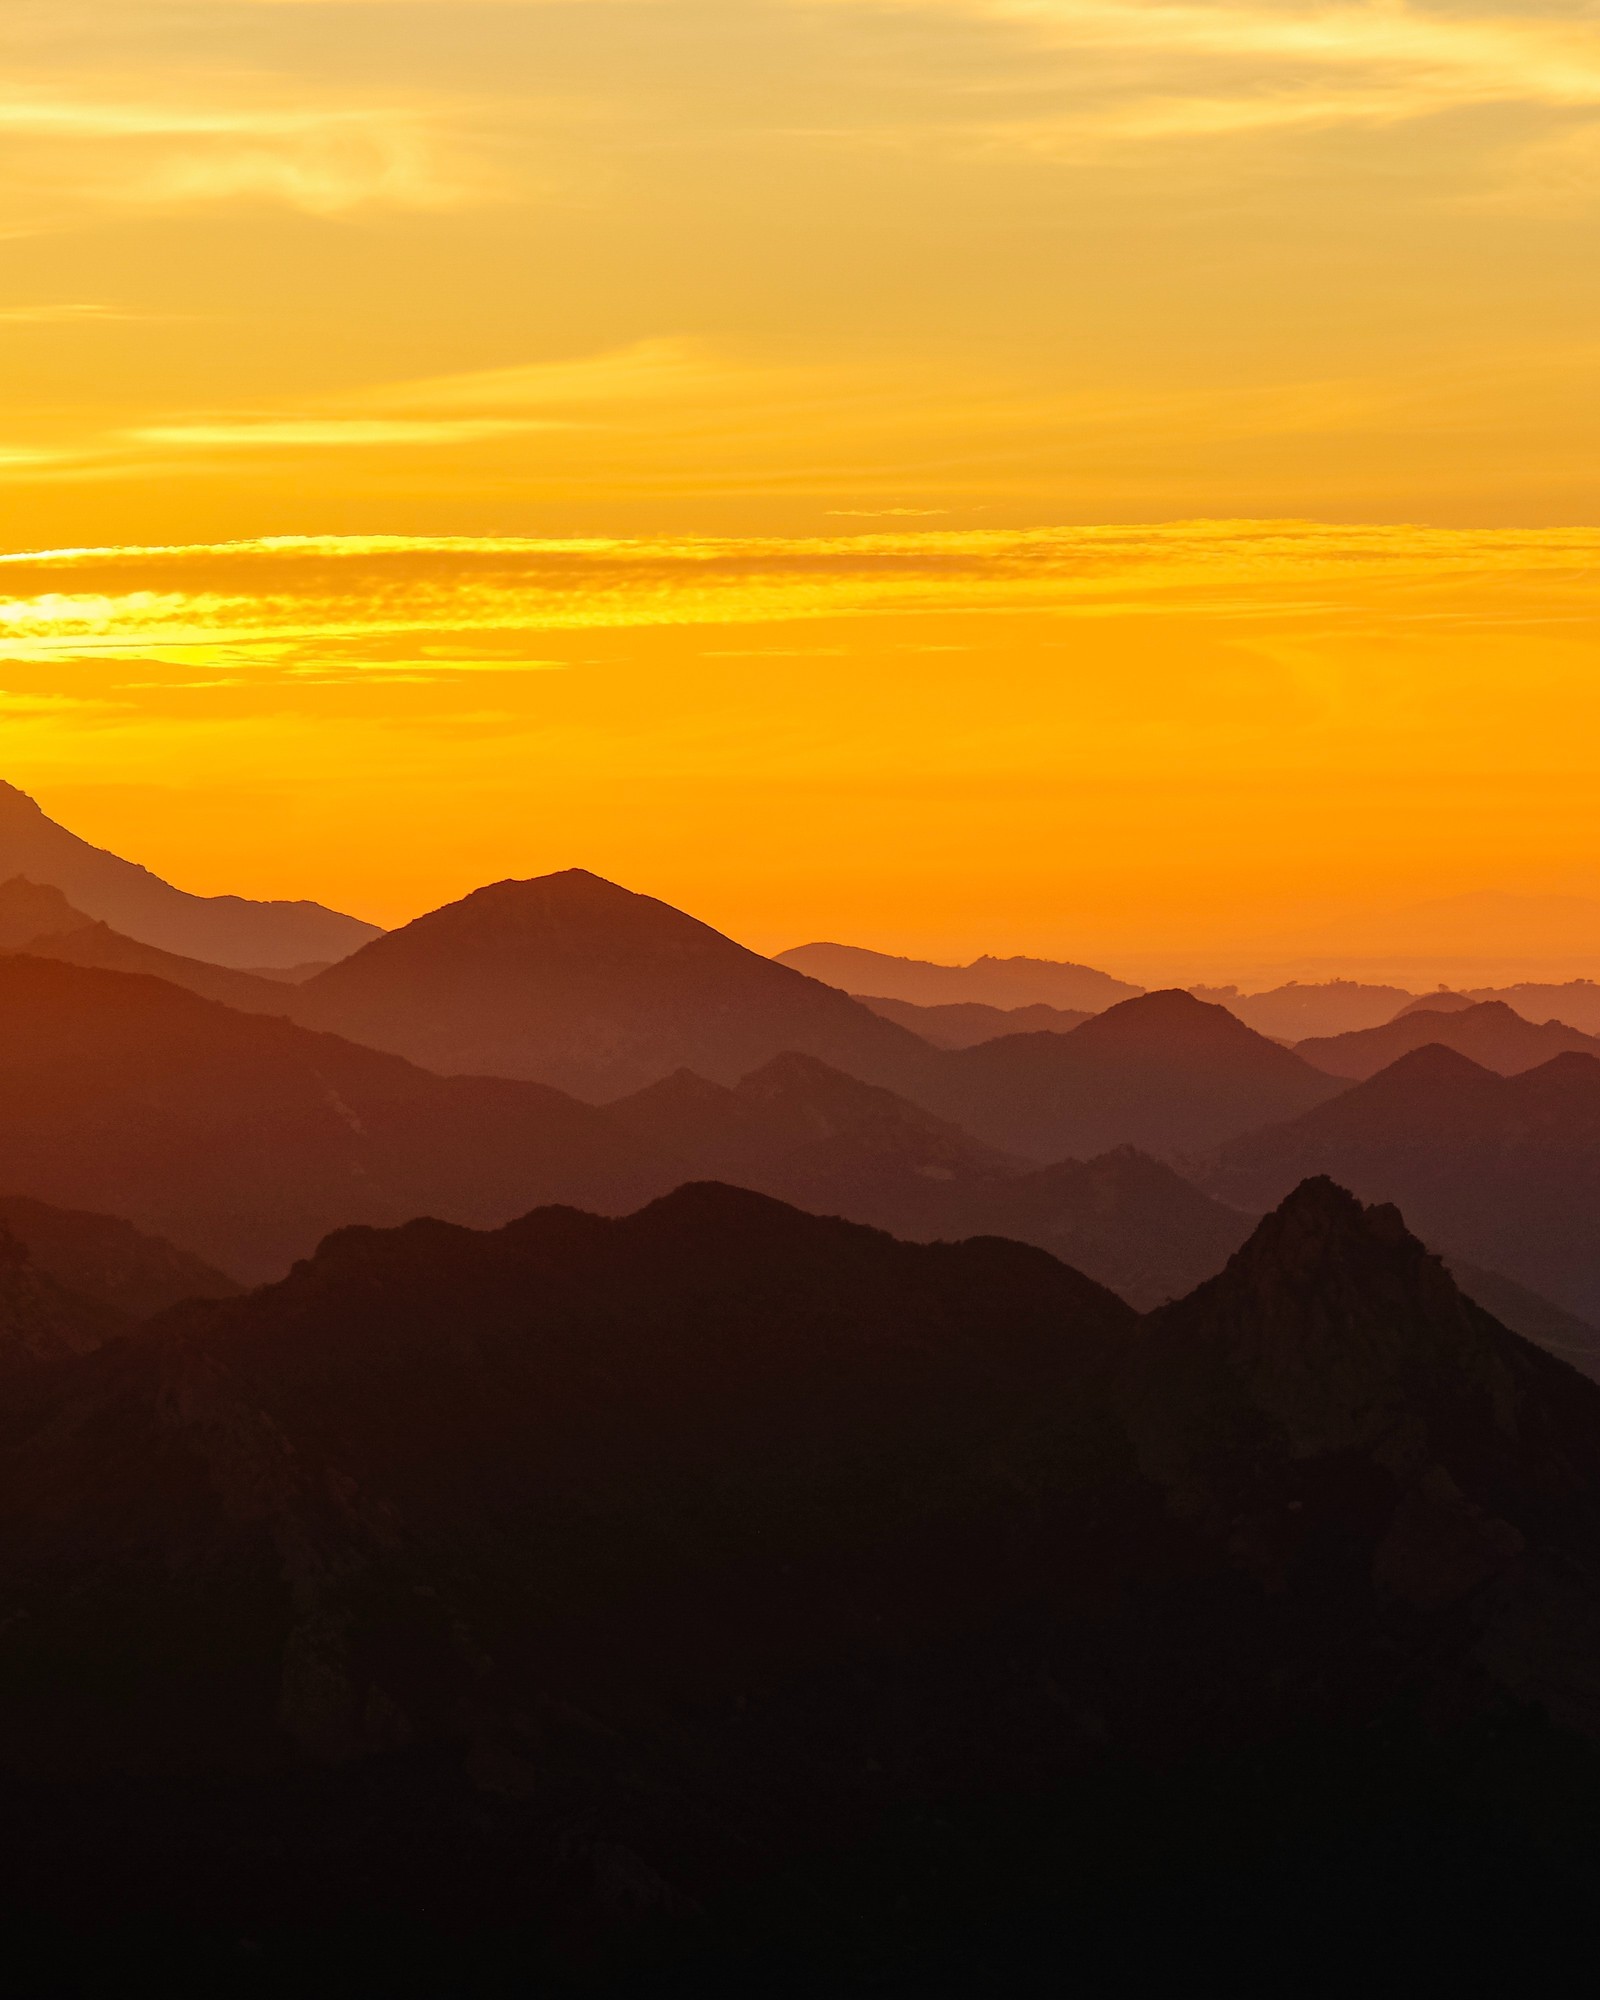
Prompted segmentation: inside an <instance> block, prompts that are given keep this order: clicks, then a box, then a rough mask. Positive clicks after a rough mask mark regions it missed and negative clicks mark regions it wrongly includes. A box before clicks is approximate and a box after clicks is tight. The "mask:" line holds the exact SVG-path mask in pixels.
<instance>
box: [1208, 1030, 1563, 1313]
mask: <svg viewBox="0 0 1600 2000" xmlns="http://www.w3.org/2000/svg"><path fill="white" fill-rule="evenodd" d="M1309 1173H1329V1174H1332V1175H1334V1176H1335V1177H1336V1178H1337V1179H1338V1180H1340V1181H1341V1182H1342V1183H1344V1184H1345V1185H1346V1186H1349V1187H1352V1188H1354V1189H1355V1190H1356V1192H1357V1193H1358V1194H1360V1195H1361V1196H1363V1198H1365V1199H1369V1200H1385V1201H1395V1202H1398V1203H1400V1204H1401V1205H1402V1206H1403V1207H1404V1209H1405V1212H1406V1214H1407V1215H1408V1216H1409V1217H1410V1218H1411V1219H1412V1221H1413V1223H1414V1225H1415V1226H1416V1228H1417V1229H1418V1230H1419V1232H1420V1233H1421V1234H1422V1235H1423V1236H1425V1237H1426V1238H1427V1240H1428V1241H1429V1242H1430V1243H1432V1244H1434V1245H1435V1246H1436V1247H1437V1248H1438V1249H1440V1250H1441V1251H1444V1252H1445V1253H1447V1254H1449V1255H1452V1256H1455V1255H1459V1256H1463V1257H1468V1258H1470V1260H1471V1261H1472V1262H1473V1263H1474V1264H1477V1265H1480V1266H1487V1267H1489V1268H1491V1269H1493V1270H1495V1271H1499V1272H1502V1273H1504V1275H1505V1276H1506V1277H1508V1278H1512V1279H1515V1280H1517V1281H1518V1282H1519V1283H1520V1284H1523V1285H1526V1286H1528V1287H1529V1288H1530V1289H1531V1290H1533V1291H1535V1292H1537V1293H1539V1294H1540V1295H1541V1296H1543V1297H1544V1298H1547V1299H1549V1300H1551V1301H1553V1302H1554V1303H1555V1304H1556V1305H1559V1306H1562V1307H1565V1308H1566V1309H1567V1310H1568V1311H1569V1312H1572V1313H1576V1314H1578V1315H1579V1316H1580V1317H1581V1318H1583V1319H1585V1320H1587V1321H1590V1322H1591V1323H1592V1322H1594V1321H1595V1320H1596V1318H1597V1316H1600V1232H1597V1231H1596V1229H1595V1220H1594V1219H1595V1216H1596V1215H1597V1214H1600V1061H1597V1060H1596V1059H1595V1058H1594V1057H1593V1056H1587V1055H1562V1056H1557V1057H1556V1058H1555V1059H1554V1061H1552V1062H1547V1063H1544V1064H1542V1065H1541V1066H1540V1067H1539V1068H1538V1069H1532V1070H1525V1071H1524V1072H1523V1073H1522V1074H1521V1075H1519V1076H1509V1077H1502V1076H1497V1075H1496V1074H1494V1073H1493V1072H1492V1071H1490V1070H1486V1069H1482V1068H1480V1067H1479V1066H1478V1065H1477V1064H1476V1063H1473V1062H1471V1061H1469V1060H1468V1059H1467V1057H1465V1056H1463V1055H1458V1054H1457V1053H1456V1052H1455V1051H1454V1050H1451V1049H1445V1048H1441V1047H1439V1046H1437V1045H1433V1046H1430V1047H1427V1048H1422V1049H1418V1050H1416V1051H1415V1053H1413V1054H1411V1055H1408V1056H1402V1057H1401V1058H1400V1060H1399V1061H1398V1062H1396V1063H1394V1064H1392V1065H1391V1066H1390V1067H1389V1068H1388V1069H1386V1070H1381V1071H1380V1072H1379V1073H1378V1075H1376V1076H1374V1077H1371V1078H1369V1079H1368V1080H1367V1081H1366V1082H1364V1083H1358V1084H1356V1085H1354V1086H1353V1087H1352V1088H1351V1089H1349V1090H1347V1091H1345V1092H1344V1093H1343V1094H1342V1095H1341V1096H1339V1097H1336V1098H1334V1099H1332V1100H1331V1102H1329V1103H1327V1104H1324V1105H1321V1106H1319V1107H1318V1108H1317V1109H1315V1110H1313V1111H1310V1112H1308V1113H1306V1114H1305V1115H1304V1116H1303V1117H1301V1118H1298V1119H1294V1120H1291V1121H1289V1122H1288V1123H1285V1124H1282V1125H1279V1126H1276V1127H1273V1128H1271V1129H1268V1130H1265V1131H1261V1132H1256V1133H1251V1134H1250V1135H1248V1136H1247V1137H1244V1138H1241V1139H1237V1140H1234V1141H1232V1142H1230V1143H1229V1144H1227V1145H1225V1146H1224V1147H1222V1148H1221V1149H1220V1151H1219V1153H1218V1155H1217V1157H1216V1160H1215V1162H1214V1163H1213V1166H1212V1168H1211V1170H1210V1171H1208V1173H1207V1176H1206V1185H1207V1187H1208V1188H1209V1189H1210V1190H1211V1192H1213V1193H1214V1194H1216V1195H1217V1196H1218V1197H1219V1198H1220V1199H1222V1200H1224V1201H1230V1202H1237V1203H1239V1204H1240V1205H1253V1206H1256V1207H1267V1206H1269V1205H1270V1204H1271V1203H1272V1202H1274V1201H1276V1200H1279V1199H1281V1197H1282V1195H1283V1193H1284V1191H1285V1189H1287V1188H1290V1187H1293V1186H1294V1185H1295V1183H1296V1182H1297V1181H1299V1180H1300V1179H1302V1178H1303V1177H1304V1176H1305V1175H1307V1174H1309Z"/></svg>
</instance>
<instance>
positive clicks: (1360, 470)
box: [0, 0, 1600, 978]
mask: <svg viewBox="0 0 1600 2000" xmlns="http://www.w3.org/2000/svg"><path fill="white" fill-rule="evenodd" d="M0 78H3V81H0V548H4V549H9V550H10V551H12V552H14V556H15V558H16V559H14V560H11V561H9V562H7V563H5V564H3V565H0V738H3V745H4V755H3V758H0V773H3V774H4V775H7V776H9V777H11V778H12V779H13V780H14V781H16V782H18V783H21V784H23V785H25V786H26V787H27V788H28V789H29V790H31V791H33V792H34V793H35V794H36V795H37V796H38V797H39V798H40V799H41V801H42V802H43V803H44V804H45V805H46V807H47V808H48V809H50V810H52V811H55V812H57V813H58V814H59V816H61V817H63V818H65V819H67V820H68V821H69V823H71V824H74V825H75V826H77V827H79V828H80V829H81V830H83V831H85V832H86V833H89V834H90V835H91V836H92V837H95V838H97V839H100V840H103V841H104V842H106V843H107V844H108V845H112V846H115V847H117V848H119V849H120V850H122V851H125V852H129V853H132V854H134V855H136V856H137V857H138V858H140V859H143V860H145V861H147V862H148V863H149V864H150V865H151V866H154V867H156V868H159V869H160V870H161V871H162V872H164V873H166V874H168V875H170V876H172V877H173V878H175V879H177V880H179V881H181V882H183V883H185V884H186V885H188V886H192V887H195V888H199V889H205V890H221V889H235V890H239V891H242V892H245V893H255V894H288V895H299V894H308V895H315V896H318V897H320V898H321V899H323V900H325V901H330V902H334V903H338V904H341V905H343V906H345V907H349V908H352V909H356V910H359V911H361V912H362V913H364V914H370V915H372V916H375V917H377V918H379V919H380V920H385V921H393V920H396V919H399V918H403V917H404V916H406V915H408V914H410V913H412V912H413V911H415V910H417V909H420V908H423V907H426V906H428V905H430V904H432V903H435V902H437V901H439V900H442V899H443V898H445V897H448V896H451V895H454V894H457V893H459V892H461V891H462V890H464V889H466V888H468V887H470V886H472V885H473V884H474V883H476V882H478V881H480V880H482V879H485V878H486V877H492V876H499V875H504V874H508V873H525V872H535V871H538V870H540V869H543V868H547V867H554V866H562V865H566V864H568V863H573V862H582V863H584V864H585V865H588V866H591V867H594V868H597V869H600V870H602V871H603V872H605V873H608V874H612V875H614V876H616V877H618V878H619V879H622V880H624V881H627V882H629V883H631V884H633V885H634V886H637V887H641V888H647V889H650V890H652V891H654V892H656V893H659V894H662V895H666V896H668V897H670V898H671V899H672V900H674V901H677V902H680V903H682V904H684V905H685V906H687V907H690V908H693V909H695V910H696V911H698V912H699V913H701V914H703V915H706V916H707V917H709V918H711V919H712V920H713V921H716V922H718V923H721V924H722V925H724V926H725V927H726V928H729V929H731V930H732V931H734V932H735V933H736V934H737V935H740V936H742V937H745V938H746V939H748V940H749V941H750V942H752V943H754V944H757V945H760V946H764V947H770V948H776V947H781V946H783V945H785V944H790V943H794V942H797V941H799V940H801V939H803V938H808V937H812V936H819V935H822V936H839V937H845V938H848V939H851V940H853V941H857V942H862V943H875V944H880V945H884V946H887V947H890V948H894V949H902V950H915V951H919V952H921V951H926V952H931V953H937V954H940V955H965V954H968V953H972V952H976V951H979V950H983V949H998V950H1014V949H1021V950H1032V951H1040V952H1048V953H1051V954H1061V955H1069V956H1082V957H1093V958H1098V959H1100V960H1102V961H1109V962H1112V963H1114V964H1115V966H1116V967H1118V968H1119V969H1127V970H1129V971H1131V972H1134V973H1136V974H1137V975H1139V976H1142V977H1152V976H1168V974H1169V973H1170V974H1179V975H1182V976H1210V977H1216V976H1227V975H1229V974H1231V973H1232V972H1233V971H1235V970H1236V971H1238V972H1240V973H1242V974H1249V973H1251V972H1252V971H1253V970H1255V969H1259V970H1260V971H1261V972H1262V973H1263V974H1266V973H1268V972H1276V971H1287V970H1306V971H1311V970H1317V969H1323V968H1325V967H1326V966H1327V965H1328V964H1330V963H1345V962H1348V963H1350V964H1351V965H1356V964H1360V965H1362V966H1366V967H1370V968H1374V969H1376V968H1379V967H1380V966H1381V967H1386V968H1388V969H1390V970H1395V969H1400V970H1402V971H1406V970H1407V968H1409V972H1408V976H1411V977H1415V978H1421V977H1423V976H1426V975H1427V974H1429V973H1432V972H1435V971H1437V972H1439V973H1440V974H1441V975H1442V976H1449V977H1454V976H1456V974H1457V971H1458V970H1460V969H1461V968H1462V967H1463V966H1465V965H1466V963H1467V961H1472V962H1473V963H1479V964H1482V965H1483V966H1484V967H1485V968H1486V976H1487V969H1488V968H1490V967H1494V968H1510V967H1512V966H1513V965H1515V967H1516V968H1517V969H1521V970H1531V969H1534V968H1535V967H1537V968H1538V969H1540V970H1542V971H1558V970H1582V971H1600V942H1597V943H1596V945H1595V946H1594V947H1592V948H1591V947H1590V945H1589V936H1590V931H1591V919H1592V918H1593V917H1595V916H1596V915H1600V913H1597V912H1594V911H1589V910H1586V909H1585V908H1583V907H1582V905H1583V902H1584V900H1585V899H1590V898H1597V897H1600V822H1597V818H1596V815H1595V814H1594V813H1593V810H1592V800H1593V797H1594V795H1595V777H1596V772H1595V764H1596V761H1597V750H1596V744H1597V742H1600V733H1597V731H1596V728H1595V722H1596V717H1595V715H1594V713H1593V711H1594V708H1595V706H1596V702H1597V700H1600V696H1597V695H1596V694H1595V692H1594V690H1595V688H1596V686H1597V678H1596V673H1595V667H1596V608H1597V607H1596V594H1597V583H1596V577H1597V557H1600V529H1597V530H1596V531H1595V532H1590V531H1589V529H1588V526H1587V524H1590V523H1600V493H1597V492H1596V487H1597V484H1600V450H1597V446H1600V398H1597V396H1596V393H1595V348H1596V327H1597V316H1596V306H1597V303H1600V301H1597V298H1596V293H1597V290H1600V259H1596V258H1595V257H1594V255H1593V242H1594V229H1595V222H1596V206H1597V201H1600V22H1597V21H1596V19H1595V17H1594V16H1593V15H1592V13H1590V12H1589V11H1588V10H1587V9H1586V8H1584V7H1582V6H1579V5H1569V6H1566V7H1562V6H1540V7H1538V8H1525V9H1511V8H1506V7H1496V6H1495V5H1493V4H1492V0H1491V4H1487V5H1482V4H1478V5H1464V6H1451V5H1402V4H1398V0H1396V4H1335V5H1331V6H1302V5H1298V4H1295V0H1270V4H1265V3H1264V0H1257V4H1242V5H1231V4H1226V0H1189V3H1188V4H1173V5H1163V4H1136V3H1135V0H484V4H479V0H181V4H180V0H172V4H165V0H49V3H48V4H44V0H8V5H7V6H6V7H5V9H3V10H0ZM282 538H294V539H290V540H284V539H282ZM51 550H57V551H60V550H69V551H70V550H79V551H82V550H89V551H101V552H102V553H98V554H88V555H73V556H68V557H50V556H49V555H48V554H46V555H40V554H39V552H40V551H46V552H48V551H51ZM1485 894H1487V895H1488V896H1489V897H1490V898H1491V900H1490V901H1489V902H1487V903H1486V902H1483V901H1482V900H1480V901H1478V902H1476V903H1472V904H1469V905H1465V906H1463V905H1460V904H1459V903H1454V902H1452V900H1451V899H1456V898H1460V897H1463V896H1473V895H1477V896H1479V897H1480V898H1481V897H1482V896H1483V895H1485ZM1508 898H1509V899H1512V900H1507V899H1508ZM1517 899H1521V900H1517ZM1530 899H1531V900H1530ZM1574 899H1576V900H1574ZM1418 904H1427V905H1431V906H1440V905H1442V906H1443V907H1433V908H1431V909H1430V910H1429V911H1427V912H1424V913H1423V914H1421V915H1419V914H1418V913H1417V911H1416V908H1415V906H1416V905H1418ZM1594 935H1595V936H1596V939H1597V940H1600V927H1596V928H1595V929H1594ZM1469 969H1470V968H1469Z"/></svg>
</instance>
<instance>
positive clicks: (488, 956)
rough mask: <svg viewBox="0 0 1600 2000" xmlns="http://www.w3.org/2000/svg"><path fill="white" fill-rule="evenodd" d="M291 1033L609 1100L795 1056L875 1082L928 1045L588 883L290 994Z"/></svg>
mask: <svg viewBox="0 0 1600 2000" xmlns="http://www.w3.org/2000/svg"><path fill="white" fill-rule="evenodd" d="M292 1001H293V1006H294V1009H295V1017H296V1018H297V1019H298V1020H301V1021H303V1022H305V1023H307V1024H308V1025H310V1026H313V1027H318V1028H328V1029H332V1030H334V1031H335V1032H337V1033H339V1034H342V1035H348V1036H350V1037H351V1038H353V1039H354V1040H357V1041H361V1042H365V1043H368V1044H370V1045H371V1046H372V1047H374V1048H384V1049H390V1050H393V1051H394V1052H396V1053H397V1054H401V1055H405V1056H408V1057H409V1058H410V1059H411V1060H412V1061H413V1062H418V1063H423V1064H425V1065H426V1066H427V1067H428V1068H430V1069H436V1070H439V1071H442V1072H444V1073H446V1074H460V1073H462V1072H472V1073H477V1074H482V1075H494V1076H512V1077H525V1078H531V1079H535V1080H537V1081H540V1082H543V1083H548V1084H553V1085H555V1086H557V1087H558V1088H560V1089H563V1090H569V1091H572V1092H573V1093H574V1094H576V1095H580V1096H584V1097H588V1098H590V1099H593V1100H595V1101H601V1100H603V1099H605V1098H608V1097H618V1096H622V1095H623V1094H625V1093H626V1092H629V1091H633V1090H638V1089H640V1088H642V1087H643V1086H644V1085H646V1084H649V1083H654V1082H657V1081H658V1080H659V1079H660V1078H662V1077H664V1076H670V1075H671V1074H672V1073H673V1071H674V1070H677V1069H684V1068H687V1069H692V1070H695V1071H696V1072H697V1073H699V1074H700V1075H703V1076H707V1077H711V1078H712V1079H714V1080H716V1081H719V1082H726V1083H731V1082H734V1081H735V1080H736V1079H737V1078H739V1077H740V1076H743V1075H745V1074H746V1073H747V1072H748V1071H750V1070H751V1069H754V1068H756V1067H757V1066H758V1065H759V1064H760V1063H763V1062H765V1061H767V1060H769V1059H770V1058H771V1057H773V1056H775V1055H780V1054H782V1053H784V1052H785V1051H787V1050H794V1051H796V1052H798V1053H800V1054H804V1055H813V1056H817V1057H820V1058H821V1059H822V1060H823V1061H825V1062H828V1063H831V1064H833V1065H834V1066H835V1067H837V1068H840V1069H844V1070H847V1071H849V1073H850V1074H851V1075H854V1076H860V1077H862V1078H864V1079H865V1080H866V1081H869V1082H885V1081H896V1080H900V1079H904V1078H905V1077H907V1076H909V1075H911V1074H913V1073H914V1072H915V1071H916V1069H917V1067H918V1065H919V1063H921V1062H922V1061H923V1060H925V1059H926V1058H927V1057H928V1056H929V1051H928V1049H927V1046H926V1044H924V1043H922V1042H921V1041H919V1040H918V1039H917V1037H915V1036H914V1035H912V1034H910V1033H909V1032H907V1030H905V1029H903V1028H900V1027H897V1026H895V1024H894V1023H893V1022H890V1021H885V1020H882V1019H880V1018H879V1016H878V1015H876V1014H874V1013H872V1012H871V1011H870V1010H869V1009H868V1008H865V1007H862V1006H860V1005H859V1004H858V1003H857V1002H856V1001H854V1000H851V999H849V998H848V997H847V996H846V995H845V994H843V993H837V992H835V991H834V990H833V989H832V988H830V987H827V986H824V985H820V984H819V983H818V982H817V981H816V980H813V979H807V978H804V977H802V976H801V974H799V973H797V972H791V971H790V970H789V969H788V968H787V967H786V966H781V965H777V964H775V963H774V962H773V961H772V960H771V959H767V958H762V957H761V956H760V955H759V954H758V953H756V952H753V951H746V950H745V948H744V947H743V946H742V945H738V944H735V943H734V942H733V940H732V939H731V938H726V937H723V936H722V934H721V933H720V932H718V931H714V930H712V929H711V927H710V926H709V925H708V924H702V923H699V922H697V921H696V920H695V919H694V918H693V917H688V916H685V915H684V914H683V913H682V912H681V911H679V910H674V909H672V908H671V907H670V906H669V905H668V904H666V903H660V902H657V901H656V900H655V899H654V898H653V897H650V896H637V895H634V894H632V893H631V892H630V891H628V890H626V889H620V888H618V887H616V885H615V884H613V883H610V882H603V881H601V880H600V878H599V877H598V876H595V875H590V874H588V873H586V872H585V871H584V870H582V869H570V870H568V871H567V872H566V873H565V874H560V875H546V876H543V877H541V878H539V879H538V880H536V881H532V882H499V883H496V884H494V885H493V886H492V887H489V888H485V889H479V890H478V891H477V892H476V893H475V894H473V895H471V896H468V897H466V898H465V900H464V901H462V902H459V903H452V904H450V905H449V906H448V907H447V908H445V909H442V910H435V911H433V912H432V913H431V914H430V915H428V916H425V917H419V918H418V919H417V921H416V922H415V923H413V924H408V925H406V926H405V928H404V929H403V930H398V931H394V932H391V933H390V934H389V935H388V936H386V937H382V938H379V939H378V940H376V942H374V943H373V944H370V945H368V946H367V947H366V948H365V949H364V950H362V951H359V952H357V953H356V954H355V956H354V957H352V958H349V959H346V960H345V961H344V962H343V963H342V964H340V965H335V966H333V967H331V968H330V969H329V970H328V971H326V972H323V973H319V974H318V975H317V976H316V977H315V978H313V979H310V980H308V981H307V982H306V983H305V984H304V985H303V986H300V987H297V988H295V989H294V990H293V994H292Z"/></svg>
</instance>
